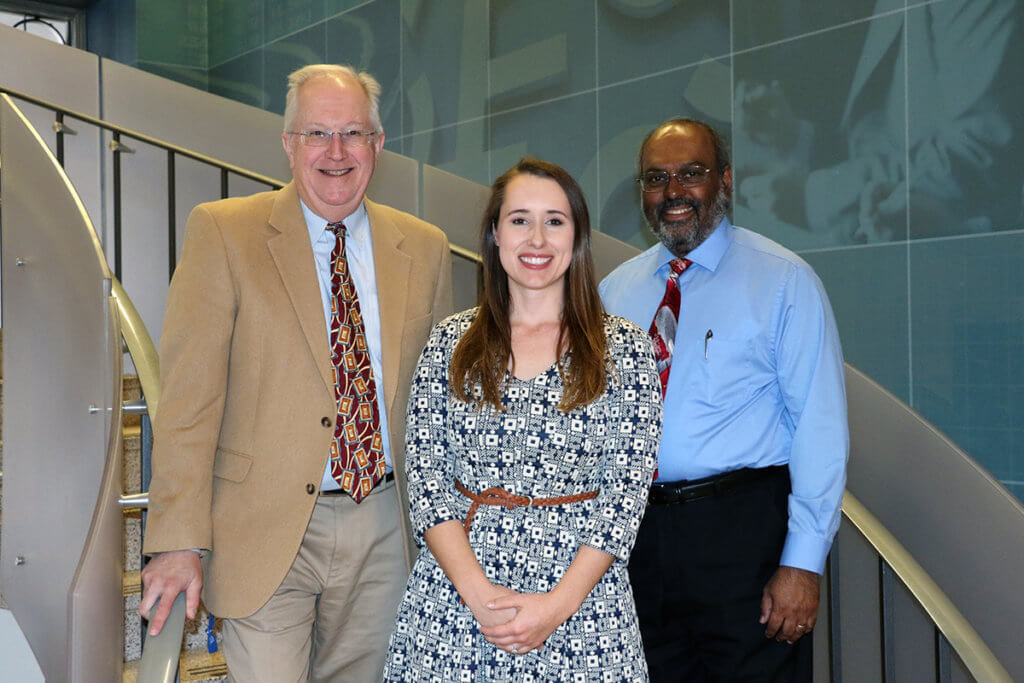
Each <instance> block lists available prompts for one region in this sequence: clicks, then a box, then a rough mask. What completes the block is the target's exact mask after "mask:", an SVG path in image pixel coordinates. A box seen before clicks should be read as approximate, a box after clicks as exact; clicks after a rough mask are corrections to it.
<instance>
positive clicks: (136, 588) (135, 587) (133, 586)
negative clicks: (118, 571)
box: [122, 571, 142, 595]
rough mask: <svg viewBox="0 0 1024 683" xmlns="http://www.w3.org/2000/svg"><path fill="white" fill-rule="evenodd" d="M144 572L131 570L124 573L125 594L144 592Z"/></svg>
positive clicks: (123, 587) (123, 585)
mask: <svg viewBox="0 0 1024 683" xmlns="http://www.w3.org/2000/svg"><path fill="white" fill-rule="evenodd" d="M141 576H142V572H140V571H131V572H125V573H124V581H123V582H122V589H123V591H124V593H123V594H124V595H133V594H135V593H141V592H142V578H141Z"/></svg>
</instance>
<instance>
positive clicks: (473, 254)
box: [448, 244, 484, 264]
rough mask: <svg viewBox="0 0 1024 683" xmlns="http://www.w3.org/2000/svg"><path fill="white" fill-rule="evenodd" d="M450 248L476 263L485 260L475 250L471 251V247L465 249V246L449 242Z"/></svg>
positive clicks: (455, 253) (454, 252)
mask: <svg viewBox="0 0 1024 683" xmlns="http://www.w3.org/2000/svg"><path fill="white" fill-rule="evenodd" d="M448 250H449V251H451V252H452V253H453V254H454V255H456V256H460V257H462V258H464V259H466V260H467V261H472V262H474V263H481V264H482V263H483V262H484V260H483V259H482V258H480V254H478V253H476V252H475V251H470V250H469V249H464V248H462V247H458V246H456V245H454V244H449V245H448Z"/></svg>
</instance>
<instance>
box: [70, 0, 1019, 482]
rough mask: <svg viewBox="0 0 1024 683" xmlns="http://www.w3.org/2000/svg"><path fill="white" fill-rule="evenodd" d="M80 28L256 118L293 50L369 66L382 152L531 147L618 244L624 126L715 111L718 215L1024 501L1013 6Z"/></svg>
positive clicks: (324, 0) (563, 8) (625, 232)
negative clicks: (769, 242)
mask: <svg viewBox="0 0 1024 683" xmlns="http://www.w3.org/2000/svg"><path fill="white" fill-rule="evenodd" d="M90 21H91V22H93V23H90V25H89V35H90V41H91V44H92V41H93V36H94V35H96V36H98V37H97V38H96V41H97V42H96V45H97V47H96V49H97V51H100V52H103V50H104V49H106V50H107V52H106V53H105V56H112V57H114V58H117V59H121V60H122V61H128V62H129V63H133V64H134V65H136V66H139V67H141V68H144V69H147V70H150V71H154V72H155V73H159V74H161V75H165V76H170V77H172V78H176V79H178V80H182V81H184V82H186V83H189V84H192V85H197V86H198V87H202V88H206V89H208V90H209V91H210V92H214V93H217V94H220V95H224V96H226V97H231V98H234V99H237V100H241V101H243V102H247V103H249V104H252V105H255V106H258V107H263V108H266V109H269V110H271V111H275V112H281V111H282V110H283V108H284V80H285V76H286V75H287V74H288V73H289V72H290V71H291V70H293V69H295V68H297V67H299V66H301V65H303V64H306V63H310V62H323V61H328V62H343V63H351V64H354V65H356V66H358V67H360V68H364V69H368V70H369V71H371V72H373V73H374V74H375V75H376V76H377V77H378V78H379V80H380V81H381V82H382V84H383V86H384V98H383V101H382V108H381V111H382V116H383V119H384V124H385V129H386V131H387V141H386V145H387V147H388V148H389V149H392V150H394V151H396V152H399V153H402V154H406V155H408V156H411V157H414V158H416V159H418V160H420V161H423V162H426V163H429V164H432V165H435V166H438V167H440V168H443V169H445V170H448V171H451V172H453V173H456V174H458V175H461V176H464V177H466V178H469V179H472V180H475V181H477V182H481V183H489V182H490V180H491V179H492V178H493V177H494V176H496V175H497V174H498V173H500V172H502V171H503V170H504V169H505V168H507V167H508V166H509V165H510V164H511V163H512V162H513V161H515V159H517V158H518V157H519V156H520V155H522V154H524V153H530V154H535V155H537V156H541V157H544V158H547V159H550V160H552V161H555V162H557V163H559V164H562V165H563V166H565V167H566V168H568V169H569V170H570V171H571V172H572V173H573V174H575V176H576V177H577V178H578V179H579V180H580V183H581V185H582V186H583V188H584V189H585V191H586V194H587V197H588V200H589V201H590V204H591V209H592V212H593V213H594V214H595V215H596V216H597V217H598V220H599V225H600V229H601V230H603V231H605V232H607V233H610V234H612V235H615V236H616V237H619V238H620V239H623V240H625V241H627V242H630V243H632V244H635V245H637V246H644V245H647V244H650V243H651V241H652V240H651V236H650V235H649V233H648V232H647V230H646V228H645V226H644V224H643V221H642V218H641V216H640V212H639V209H638V197H637V190H636V187H635V184H634V183H633V181H632V177H633V176H634V174H635V157H636V149H637V145H638V143H639V141H640V139H641V138H642V137H643V135H644V134H645V133H646V131H647V130H649V129H650V128H651V127H653V126H654V125H656V124H657V123H658V122H659V121H661V120H662V119H664V118H667V117H670V116H676V115H686V116H696V117H700V118H704V119H707V120H709V121H711V122H712V123H713V124H715V125H717V126H719V127H720V128H721V129H722V130H723V131H724V132H725V133H727V134H728V135H729V136H730V137H731V139H732V143H733V144H732V146H733V156H734V172H735V179H736V188H735V189H736V191H735V207H734V210H733V217H734V222H736V223H737V224H739V225H743V226H745V227H749V228H751V229H754V230H757V231H760V232H762V233H764V234H766V235H768V236H769V237H772V238H774V239H777V240H778V241H780V242H782V243H783V244H785V245H787V246H789V247H791V248H792V249H794V250H796V251H797V252H798V253H800V254H801V255H802V256H803V257H804V258H805V259H807V261H809V262H810V263H811V264H812V265H813V266H814V267H815V268H816V269H817V271H818V273H819V274H820V275H821V277H822V279H823V280H824V281H825V284H826V286H827V288H828V291H829V295H830V296H831V298H832V303H833V306H834V308H835V311H836V315H837V317H838V320H839V325H840V331H841V334H842V338H843V346H844V351H845V354H846V357H847V359H848V360H849V361H850V362H851V363H852V364H854V365H855V366H857V367H858V368H860V369H861V370H863V371H865V372H867V373H868V374H869V375H871V376H872V377H874V378H875V379H877V380H878V381H879V382H881V383H882V384H883V385H884V386H886V387H887V388H889V389H890V390H891V391H892V392H894V393H895V394H896V395H898V396H899V397H900V398H902V399H903V400H904V401H906V402H908V403H909V404H910V405H912V406H913V407H914V408H915V409H917V410H918V411H919V412H921V413H922V414H923V415H924V416H925V417H926V418H928V419H929V420H931V421H932V422H934V423H935V424H936V425H938V426H939V428H940V429H942V430H943V431H945V432H946V433H947V434H948V435H949V436H950V437H951V438H952V439H953V440H954V441H956V442H957V443H958V444H960V445H961V446H962V447H963V448H965V449H966V450H967V451H969V452H970V453H971V454H972V455H974V456H975V457H976V458H977V459H978V460H979V461H980V462H981V463H982V464H983V465H984V466H985V467H987V468H988V469H989V470H990V471H991V472H992V473H993V474H994V475H995V476H996V477H997V478H999V479H1000V480H1001V481H1002V482H1003V483H1004V484H1005V485H1006V486H1007V487H1008V488H1009V489H1010V490H1011V491H1013V492H1014V493H1015V494H1016V495H1017V496H1018V497H1022V498H1024V362H1022V361H1021V360H1019V359H1020V357H1021V356H1022V352H1024V287H1022V286H1021V277H1020V276H1019V268H1020V266H1019V264H1020V263H1022V262H1024V216H1022V206H1024V203H1022V188H1024V162H1021V159H1022V158H1024V94H1022V92H1021V87H1020V84H1021V83H1024V54H1022V53H1024V40H1022V37H1024V36H1022V31H1024V29H1022V25H1024V7H1022V6H1021V3H1018V2H1015V1H1014V0H934V1H931V2H910V1H909V0H842V1H841V2H840V1H838V0H829V1H823V0H731V1H727V0H558V1H557V2H556V1H554V0H370V1H369V2H359V1H358V0H183V1H182V2H175V3H168V2H162V1H160V0H103V2H101V3H100V4H99V5H97V6H96V8H94V10H93V11H92V13H91V14H90ZM104 24H105V25H107V26H111V27H118V30H117V32H116V36H114V37H111V36H110V35H108V34H107V32H106V31H105V30H104V29H103V28H102V26H103V25H104ZM94 32H95V33H94ZM101 43H103V44H106V45H107V47H104V46H103V44H101ZM115 49H116V50H118V51H119V52H120V54H122V55H123V56H120V57H119V56H118V54H115V53H114V51H113V50H115Z"/></svg>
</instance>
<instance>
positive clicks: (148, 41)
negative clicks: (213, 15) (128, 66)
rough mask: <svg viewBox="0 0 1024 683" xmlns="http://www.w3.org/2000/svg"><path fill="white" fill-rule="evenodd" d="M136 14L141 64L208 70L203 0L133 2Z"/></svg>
mask: <svg viewBox="0 0 1024 683" xmlns="http://www.w3.org/2000/svg"><path fill="white" fill-rule="evenodd" d="M135 11H136V31H137V32H138V41H139V53H138V54H139V61H140V62H146V63H148V64H169V65H174V66H184V67H191V68H194V69H195V68H199V69H204V70H205V69H206V68H207V44H206V0H176V1H175V2H166V0H135ZM203 80H204V81H205V79H203ZM189 85H191V84H189Z"/></svg>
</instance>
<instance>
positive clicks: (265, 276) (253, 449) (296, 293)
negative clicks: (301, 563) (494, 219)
mask: <svg viewBox="0 0 1024 683" xmlns="http://www.w3.org/2000/svg"><path fill="white" fill-rule="evenodd" d="M366 210H367V214H368V215H369V221H370V230H371V233H372V242H373V256H374V267H375V272H376V276H377V293H378V297H379V300H380V317H381V321H380V323H381V344H382V346H383V349H382V364H383V375H384V377H383V381H381V379H380V378H378V390H380V391H383V392H384V394H385V398H386V404H387V415H388V427H389V429H390V439H391V456H392V461H393V464H394V469H395V474H396V478H397V483H398V486H399V493H400V495H399V500H400V505H401V509H400V510H398V511H396V512H397V514H399V515H400V516H401V519H402V520H404V522H405V529H406V538H405V543H406V550H407V552H406V556H407V559H410V561H411V557H412V552H413V548H412V545H411V541H410V538H411V535H410V533H409V532H410V529H409V521H408V512H407V511H408V499H407V496H406V493H405V478H404V475H405V453H404V451H405V449H404V444H405V411H406V402H407V400H408V396H409V384H410V381H411V378H412V373H413V370H414V369H415V366H416V362H417V360H418V358H419V354H420V352H421V351H422V349H423V346H424V344H425V342H426V338H427V335H428V334H429V332H430V329H431V327H432V326H433V325H434V324H435V323H436V322H438V321H439V320H441V319H442V318H444V317H445V316H447V315H448V314H449V313H450V312H451V307H452V302H451V257H450V254H449V251H448V240H447V238H446V237H445V235H444V233H442V232H441V231H440V230H438V229H437V228H436V227H434V226H432V225H430V224H428V223H425V222H423V221H421V220H419V219H417V218H415V217H413V216H410V215H409V214H406V213H402V212H401V211H397V210H395V209H391V208H389V207H386V206H382V205H379V204H375V203H373V202H371V201H369V200H366ZM160 366H161V370H162V375H163V395H162V400H161V403H160V410H159V413H158V414H157V416H156V419H155V421H154V439H155V440H154V450H153V479H152V483H151V485H150V507H149V516H148V521H147V525H146V535H145V542H144V551H145V552H146V553H154V552H160V551H165V550H178V549H182V548H199V549H209V551H210V552H209V553H208V554H207V555H206V557H205V558H204V560H203V567H204V576H203V578H204V584H205V585H204V588H203V599H204V601H205V603H206V605H207V607H208V608H209V609H210V611H211V612H213V613H214V614H216V615H218V616H221V617H229V618H230V617H236V618H240V617H245V616H248V615H250V614H252V613H253V612H254V611H256V610H257V609H259V607H260V606H262V605H263V603H264V602H266V600H267V599H268V598H269V597H270V596H271V594H272V593H273V592H274V590H275V589H276V588H277V586H278V585H279V584H280V583H281V580H282V579H283V578H284V575H285V573H286V572H287V571H288V568H289V567H290V566H291V564H292V560H294V558H295V556H296V554H297V552H298V548H299V544H300V543H301V541H302V537H303V534H304V532H305V529H306V524H307V522H308V521H309V518H310V516H311V514H312V510H313V505H314V503H315V502H316V498H317V491H318V490H319V487H320V480H321V478H322V476H323V472H324V467H325V466H326V464H327V457H328V453H329V449H330V440H331V438H332V437H333V434H334V426H333V425H334V420H335V417H336V414H337V408H336V402H335V398H334V384H333V380H332V378H331V361H330V348H329V343H328V339H327V332H326V330H325V326H324V316H323V308H322V304H321V299H320V290H319V286H318V284H317V278H316V270H315V265H314V261H313V250H312V247H311V245H310V240H309V233H308V230H307V228H306V222H305V220H304V218H303V216H302V210H301V207H300V205H299V199H298V194H297V192H296V190H295V187H294V186H293V185H292V184H289V185H287V186H286V187H284V188H283V189H281V190H280V191H277V192H264V193H261V194H256V195H253V196H250V197H244V198H237V199H225V200H222V201H218V202H213V203H209V204H201V205H199V206H197V207H196V208H195V210H194V211H193V212H192V215H191V216H190V217H189V220H188V228H187V233H186V237H185V245H184V252H183V254H182V258H181V262H180V263H179V264H178V268H177V270H176V271H175V274H174V279H173V280H172V282H171V288H170V291H169V293H168V298H167V315H166V318H165V320H164V332H163V337H162V339H161V342H160ZM325 425H326V426H325Z"/></svg>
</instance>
